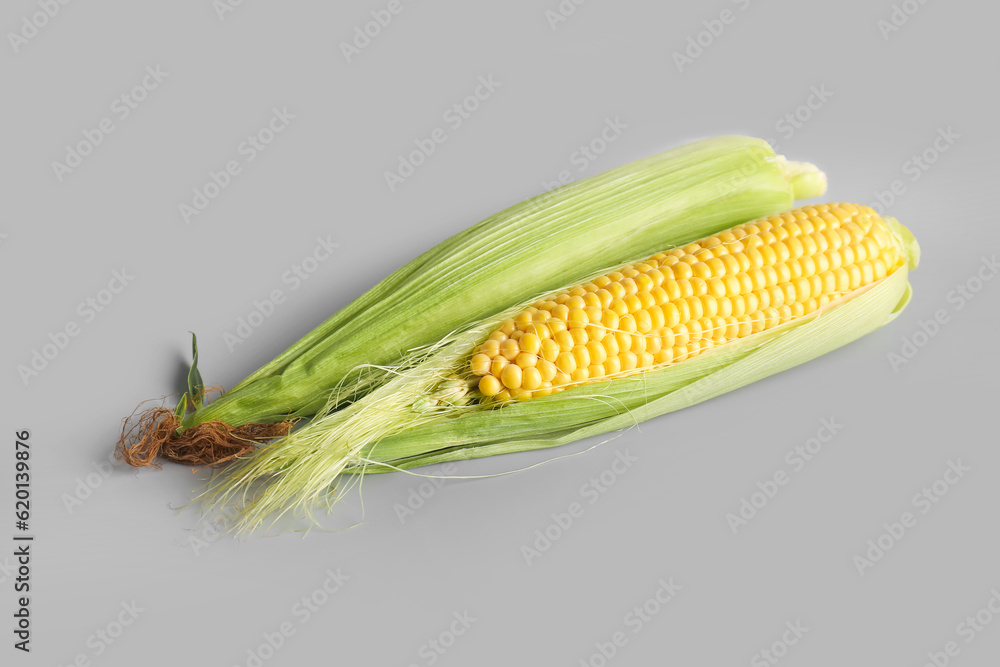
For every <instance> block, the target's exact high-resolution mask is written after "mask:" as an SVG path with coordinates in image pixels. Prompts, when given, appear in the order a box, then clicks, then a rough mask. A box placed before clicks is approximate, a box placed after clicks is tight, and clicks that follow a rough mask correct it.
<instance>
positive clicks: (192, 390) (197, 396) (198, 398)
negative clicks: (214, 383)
mask: <svg viewBox="0 0 1000 667" xmlns="http://www.w3.org/2000/svg"><path fill="white" fill-rule="evenodd" d="M190 333H191V368H190V370H188V376H187V386H188V390H187V395H188V396H190V397H191V402H192V403H193V404H194V407H195V408H200V407H201V406H202V404H203V402H204V399H205V381H204V380H202V379H201V372H199V371H198V337H197V336H196V335H195V334H194V332H193V331H192V332H190ZM181 414H183V413H181Z"/></svg>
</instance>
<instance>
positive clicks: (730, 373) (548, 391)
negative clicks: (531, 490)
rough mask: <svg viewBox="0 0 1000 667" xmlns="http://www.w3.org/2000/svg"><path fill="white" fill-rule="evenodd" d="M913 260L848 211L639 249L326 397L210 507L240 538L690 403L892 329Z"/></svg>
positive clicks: (867, 216) (891, 238)
mask: <svg viewBox="0 0 1000 667" xmlns="http://www.w3.org/2000/svg"><path fill="white" fill-rule="evenodd" d="M918 255H919V252H918V247H917V245H916V242H915V240H914V239H913V237H912V236H911V235H910V234H909V232H908V231H907V230H906V229H905V228H904V227H902V226H901V225H899V224H898V223H897V222H896V221H895V220H893V219H891V218H887V219H882V218H880V217H879V216H878V215H877V214H876V213H875V212H874V211H872V210H871V209H870V208H868V207H865V206H857V205H854V204H846V203H842V204H827V205H820V206H815V207H804V208H802V209H798V210H795V211H789V212H787V213H783V214H781V215H777V216H771V217H769V218H762V219H760V220H756V221H755V222H752V223H748V224H743V225H738V226H737V227H734V228H732V229H730V230H727V231H725V232H721V233H717V234H714V235H712V236H709V237H707V238H703V239H702V240H700V241H697V242H693V243H687V244H683V245H681V246H680V247H677V248H673V249H670V250H667V251H664V252H660V253H657V254H655V255H651V256H647V258H646V259H644V260H641V261H638V262H633V263H631V264H629V265H627V266H623V267H619V269H618V270H617V271H613V272H602V273H601V275H598V276H595V277H593V278H591V279H590V280H588V281H586V282H584V283H581V284H580V285H578V286H576V287H573V288H567V289H563V290H559V291H556V292H554V293H550V294H549V295H548V296H543V297H542V298H540V299H534V300H532V301H530V302H528V303H523V304H522V305H520V306H515V307H513V308H511V309H508V310H507V311H505V312H503V313H500V314H498V315H496V316H494V317H491V318H487V319H485V320H482V321H480V322H476V323H474V324H472V325H470V326H469V327H467V328H466V329H465V330H463V331H462V332H459V333H457V334H455V335H452V336H449V337H446V338H445V339H443V340H442V341H439V343H438V344H437V345H436V346H434V347H432V348H430V349H428V350H426V351H424V352H422V353H421V356H419V357H415V358H414V359H413V360H412V362H413V363H412V364H409V365H407V366H405V367H404V368H402V369H401V370H400V372H399V374H398V375H397V376H395V377H394V378H393V379H392V380H391V381H390V382H388V383H386V385H384V386H383V387H380V388H378V389H377V390H375V391H373V392H372V393H371V394H370V395H368V396H366V397H365V398H363V399H361V400H360V401H358V402H357V403H354V404H352V405H351V406H349V407H347V408H346V409H343V410H339V411H333V408H334V407H335V405H333V404H331V405H330V406H329V408H330V410H331V412H329V413H328V414H325V415H323V416H320V417H317V418H316V419H315V420H314V421H313V422H311V423H310V424H308V425H306V426H305V427H304V428H302V429H300V430H298V431H296V432H294V433H292V434H291V435H289V436H288V437H286V438H283V439H281V440H278V441H275V442H273V443H271V444H270V445H267V446H266V447H264V448H263V449H261V450H259V451H257V452H256V453H254V454H253V455H252V456H250V457H248V458H246V459H244V460H241V461H239V462H237V463H236V464H234V465H233V466H232V467H231V468H229V469H227V470H225V471H224V473H223V474H222V475H221V476H220V477H219V478H217V479H216V480H215V481H214V482H213V485H212V486H211V487H210V490H209V492H208V493H207V494H206V496H205V501H206V502H207V503H208V504H209V506H211V507H221V506H224V505H226V504H227V503H229V502H231V501H236V502H239V503H245V505H244V507H243V508H242V512H241V514H240V518H239V523H238V524H237V527H238V528H240V529H243V530H248V529H252V528H255V527H257V526H259V525H260V524H261V523H262V522H263V521H264V519H265V517H267V516H269V515H272V514H277V513H283V512H285V511H286V510H287V509H289V508H290V507H293V508H297V509H299V510H303V511H305V512H307V513H308V512H309V511H310V508H311V507H312V506H313V505H314V504H315V503H317V502H321V501H323V500H329V495H330V494H331V493H335V491H336V484H337V479H338V478H339V476H340V475H341V474H342V473H365V472H385V471H388V470H395V469H400V468H412V467H416V466H420V465H427V464H431V463H437V462H443V461H454V460H460V459H467V458H475V457H482V456H491V455H495V454H501V453H508V452H515V451H525V450H535V449H541V448H545V447H554V446H558V445H562V444H566V443H568V442H572V441H574V440H578V439H580V438H584V437H588V436H592V435H597V434H601V433H606V432H609V431H613V430H616V429H621V428H624V427H627V426H629V425H631V424H633V423H635V422H637V421H642V420H644V419H649V418H651V417H654V416H657V415H660V414H664V413H667V412H671V411H673V410H677V409H681V408H684V407H687V406H689V405H693V404H695V403H698V402H700V401H703V400H706V399H708V398H711V397H713V396H717V395H719V394H722V393H725V392H727V391H731V390H733V389H736V388H738V387H741V386H744V385H746V384H748V383H750V382H753V381H755V380H757V379H760V378H763V377H766V376H768V375H771V374H773V373H777V372H780V371H782V370H785V369H787V368H791V367H792V366H795V365H797V364H799V363H802V362H804V361H806V360H808V359H812V358H814V357H816V356H819V355H821V354H823V353H825V352H827V351H830V350H832V349H835V348H837V347H839V346H841V345H844V344H846V343H848V342H850V341H852V340H854V339H856V338H858V337H860V336H862V335H864V334H866V333H868V332H870V331H873V330H874V329H876V328H878V327H880V326H882V325H884V324H885V323H886V322H888V321H890V320H892V319H893V318H894V317H895V316H896V315H897V314H898V313H899V312H900V311H901V310H902V308H903V307H905V305H906V303H907V302H908V301H909V295H910V288H909V283H908V281H907V277H908V270H909V269H910V268H914V267H915V266H916V263H917V259H918ZM615 285H617V287H615ZM588 295H590V296H588ZM642 295H646V296H642ZM630 297H634V298H630ZM577 299H578V300H577ZM640 312H644V313H645V314H644V315H642V314H639V313H640ZM615 318H617V320H616V319H615ZM546 330H547V331H548V333H546ZM552 343H555V344H556V345H557V346H558V349H557V348H556V347H554V346H553V344H552ZM626 346H627V347H626ZM616 348H617V349H616ZM602 350H603V352H602ZM623 350H624V351H623ZM612 353H613V354H612ZM602 354H603V355H604V356H603V358H602ZM484 357H485V358H484ZM598 360H600V361H598ZM609 364H610V365H609ZM598 366H599V367H600V368H598ZM513 368H517V369H518V370H517V371H511V370H508V369H513ZM581 370H586V373H580V372H578V371H581ZM536 371H537V374H536ZM560 373H562V374H563V375H562V376H560V375H559V374H560ZM574 374H575V375H574ZM546 378H548V379H546ZM545 382H549V383H550V385H549V386H545V385H544V383H545ZM505 392H506V395H505ZM529 398H531V399H533V400H525V399H529ZM263 480H269V481H270V484H266V485H265V486H264V488H263V490H262V491H260V493H259V495H256V496H254V495H247V491H248V490H249V489H251V488H254V485H255V484H257V483H258V482H260V481H263ZM341 490H343V489H341Z"/></svg>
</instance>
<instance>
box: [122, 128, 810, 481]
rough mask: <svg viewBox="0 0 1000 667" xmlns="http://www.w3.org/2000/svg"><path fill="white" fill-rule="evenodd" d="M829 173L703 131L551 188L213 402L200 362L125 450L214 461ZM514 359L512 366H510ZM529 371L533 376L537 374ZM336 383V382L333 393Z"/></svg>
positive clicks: (769, 208)
mask: <svg viewBox="0 0 1000 667" xmlns="http://www.w3.org/2000/svg"><path fill="white" fill-rule="evenodd" d="M825 187H826V179H825V176H824V175H823V174H822V172H820V171H819V170H818V169H816V168H815V167H813V166H812V165H809V164H805V163H794V162H788V161H786V160H785V159H784V158H783V157H781V156H776V155H775V154H774V151H773V150H772V149H771V147H770V146H768V144H767V143H766V142H764V141H762V140H759V139H753V138H747V137H735V136H732V137H718V138H714V139H707V140H703V141H698V142H694V143H692V144H688V145H686V146H682V147H680V148H676V149H673V150H670V151H667V152H665V153H661V154H659V155H655V156H653V157H650V158H646V159H644V160H639V161H637V162H634V163H632V164H628V165H625V166H623V167H619V168H617V169H614V170H612V171H609V172H607V173H604V174H601V175H598V176H594V177H592V178H588V179H586V180H583V181H580V182H577V183H573V184H570V185H567V186H565V187H562V188H559V189H557V190H555V191H553V192H550V193H546V194H543V195H540V196H539V197H535V198H534V199H531V200H528V201H526V202H523V203H521V204H518V205H516V206H513V207H511V208H509V209H507V210H505V211H502V212H500V213H498V214H496V215H494V216H491V217H489V218H487V219H486V220H483V221H482V222H480V223H479V224H477V225H474V226H473V227H471V228H469V229H467V230H465V231H463V232H461V233H459V234H456V235H455V236H453V237H452V238H450V239H448V240H446V241H445V242H443V243H441V244H440V245H438V246H436V247H435V248H432V249H431V250H429V251H427V252H425V253H424V254H422V255H421V256H419V257H417V258H416V259H414V260H413V261H411V262H410V263H408V264H407V265H406V266H404V267H402V268H401V269H399V270H397V271H396V272H395V273H393V274H392V275H390V276H389V277H388V278H386V279H385V280H383V281H382V282H381V283H379V284H378V285H376V286H375V287H373V288H372V289H371V290H369V291H368V292H367V293H365V294H364V295H362V296H361V297H359V298H358V299H357V300H355V301H354V302H353V303H351V304H350V305H348V306H347V307H346V308H344V309H343V310H341V311H340V312H338V313H336V314H334V315H333V316H332V317H330V318H329V319H328V320H326V321H325V322H323V323H322V324H320V325H319V326H318V327H316V329H314V330H313V331H311V332H310V333H308V334H307V335H306V336H304V337H303V338H302V339H301V340H299V341H298V342H297V343H295V344H294V345H292V346H291V347H290V348H289V349H287V350H286V351H285V352H283V353H282V354H280V355H279V356H278V357H277V358H276V359H274V360H273V361H272V362H270V363H268V364H267V365H265V366H264V367H262V368H261V369H259V370H258V371H256V372H254V373H253V374H251V375H250V376H249V377H247V378H246V379H245V380H243V381H242V382H240V383H239V384H238V385H237V386H236V387H234V388H233V389H231V390H230V391H229V392H227V393H225V394H224V395H222V396H221V397H220V398H218V399H217V400H215V401H214V402H211V403H206V402H205V400H204V386H203V383H202V380H201V376H200V374H199V373H198V369H197V350H195V363H194V364H193V365H192V368H191V373H190V375H189V382H188V391H187V393H186V394H184V395H183V396H182V397H181V400H180V402H179V404H178V406H177V408H176V410H173V411H171V410H169V409H166V408H157V409H154V410H152V411H149V412H147V413H145V414H144V415H143V416H142V418H141V419H140V420H139V422H138V424H135V423H132V424H131V425H130V424H128V423H127V424H126V428H125V429H124V430H123V434H122V438H121V440H120V442H119V446H118V450H119V451H118V453H119V456H120V457H121V458H123V459H124V460H125V461H127V462H128V463H130V464H132V465H137V466H138V465H148V464H150V463H153V462H154V461H155V459H156V458H157V456H160V457H163V458H167V459H171V460H174V461H179V462H183V463H189V464H215V463H220V462H224V461H227V460H230V459H232V458H235V457H237V456H239V455H242V454H245V453H247V452H249V451H252V450H253V448H254V446H255V444H257V443H260V442H264V441H267V440H269V439H271V438H273V437H275V436H278V435H282V434H284V433H287V432H288V430H289V428H290V426H291V421H292V420H295V419H299V418H304V417H311V416H312V415H313V414H315V413H316V412H317V411H319V410H322V409H324V406H325V405H326V404H327V403H328V401H329V399H330V396H331V392H334V395H335V396H336V397H337V400H338V401H339V403H338V404H344V403H345V402H347V401H350V400H355V399H357V398H359V397H361V396H363V395H365V394H366V393H369V392H371V391H372V390H374V389H376V388H377V387H379V386H382V385H384V384H385V383H386V382H387V381H389V380H391V378H392V377H393V373H394V372H395V371H394V370H393V371H392V372H389V371H386V370H385V369H386V367H393V368H395V367H398V366H399V365H400V360H401V358H403V357H404V356H405V355H406V354H407V351H409V350H412V349H414V348H419V347H421V346H428V345H434V344H435V343H436V342H437V341H440V340H441V339H442V338H443V337H445V336H447V335H448V334H449V333H452V332H454V331H457V330H460V329H461V328H462V327H464V326H466V325H467V324H468V323H469V322H473V321H477V320H480V319H482V318H487V317H490V316H492V315H493V314H495V313H496V312H498V311H500V310H503V309H505V308H509V307H511V306H513V305H515V304H518V303H520V302H522V301H524V300H526V299H529V298H532V297H533V296H535V295H537V294H538V293H540V292H543V291H548V290H552V289H557V288H559V287H560V286H562V285H565V284H568V283H570V282H573V281H576V280H579V279H582V278H584V277H586V276H587V275H590V274H593V273H594V272H595V271H598V270H601V269H603V268H605V267H607V266H609V265H614V264H617V263H621V262H625V261H627V260H629V259H631V258H634V257H639V256H646V255H651V254H653V253H654V252H656V251H658V250H659V249H661V248H664V247H667V246H670V245H672V244H676V243H678V242H680V241H682V240H685V239H690V238H695V237H697V236H700V235H704V234H707V233H711V232H714V231H718V230H720V229H724V228H726V227H728V226H731V225H733V224H735V223H737V222H742V221H745V220H748V219H752V218H755V217H758V216H761V215H768V214H772V213H775V212H777V211H781V210H785V209H787V208H789V207H791V206H792V204H793V201H794V200H796V199H804V198H809V197H813V196H818V195H820V194H822V193H823V192H824V191H825ZM510 372H513V371H508V373H510ZM529 375H531V374H530V373H529ZM334 390H336V391H334Z"/></svg>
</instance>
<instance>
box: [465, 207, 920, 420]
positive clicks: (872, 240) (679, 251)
mask: <svg viewBox="0 0 1000 667" xmlns="http://www.w3.org/2000/svg"><path fill="white" fill-rule="evenodd" d="M901 261H902V255H901V253H900V247H899V244H898V242H897V241H896V240H895V239H894V237H893V236H892V234H891V233H890V231H889V229H888V227H887V226H886V224H885V222H884V221H883V220H882V219H881V218H880V217H879V216H878V215H877V214H876V213H875V211H873V210H872V209H871V208H869V207H867V206H860V207H859V206H855V205H854V204H849V203H843V204H820V205H817V206H809V207H805V208H800V209H797V210H795V211H789V212H786V213H782V214H781V215H773V216H770V217H768V218H765V219H761V220H757V221H755V222H753V223H750V224H747V225H738V226H736V227H734V228H732V229H729V230H727V231H724V232H722V233H720V234H716V235H714V236H710V237H708V238H706V239H702V240H701V241H696V242H694V243H689V244H687V245H685V246H683V247H681V248H674V249H673V250H670V251H669V252H665V253H658V254H656V255H653V256H652V257H650V258H647V259H645V260H643V261H641V262H637V263H634V264H631V265H629V266H626V267H622V268H621V269H620V270H619V271H615V272H612V273H609V274H606V275H602V276H598V277H597V278H594V279H593V280H592V281H590V282H588V283H586V284H583V285H577V286H575V287H573V288H571V289H569V290H562V291H560V292H557V293H555V294H551V295H549V296H548V297H546V298H544V299H541V300H539V301H536V302H535V303H534V304H532V306H531V307H530V308H527V309H525V310H523V311H521V312H520V313H518V314H517V315H516V316H515V317H514V318H512V319H508V320H505V321H504V322H503V323H502V324H501V325H500V327H498V328H497V329H496V330H494V331H493V332H492V333H491V335H490V337H489V340H487V341H486V342H484V343H483V344H482V345H481V346H480V347H479V349H478V351H477V352H476V353H475V354H474V355H473V356H472V358H471V360H470V363H469V372H470V373H472V374H473V375H475V376H478V377H479V378H480V379H479V380H478V389H479V391H480V393H481V394H482V395H483V396H485V397H488V398H492V399H494V400H497V401H501V402H502V401H508V400H524V399H528V398H537V397H540V396H547V395H549V394H551V393H553V392H559V391H563V390H564V389H567V388H569V387H572V386H577V385H581V384H586V383H587V382H588V381H591V382H592V381H594V380H600V379H602V378H613V377H621V376H624V375H628V374H632V373H638V372H643V371H645V370H649V369H653V368H658V367H661V366H664V365H667V364H672V363H678V362H681V361H683V360H685V359H687V358H689V357H693V356H695V355H697V354H701V353H702V352H705V351H706V350H708V349H710V348H712V347H713V346H716V345H725V344H726V343H727V342H731V341H734V340H737V339H738V338H743V337H746V336H749V335H751V334H753V333H758V332H761V331H765V330H769V329H772V328H774V327H776V326H778V325H780V324H784V323H785V322H788V321H790V320H792V319H794V318H798V317H802V316H803V315H809V314H811V313H813V312H815V311H816V310H818V309H820V308H822V307H823V306H825V305H827V304H828V303H830V302H831V301H833V300H835V299H837V298H839V297H842V296H844V295H846V294H849V293H850V292H852V291H854V290H856V289H858V288H860V287H865V286H867V285H870V284H871V283H873V282H875V281H876V280H881V279H882V278H883V277H885V276H886V275H887V274H888V273H892V272H893V271H895V270H896V269H897V268H898V267H899V265H900V263H901Z"/></svg>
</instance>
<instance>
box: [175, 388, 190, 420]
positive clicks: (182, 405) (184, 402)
mask: <svg viewBox="0 0 1000 667" xmlns="http://www.w3.org/2000/svg"><path fill="white" fill-rule="evenodd" d="M187 406H188V395H187V394H186V393H185V394H181V400H179V401H177V407H175V408H174V417H177V419H181V418H182V417H183V416H184V413H186V412H187Z"/></svg>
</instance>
